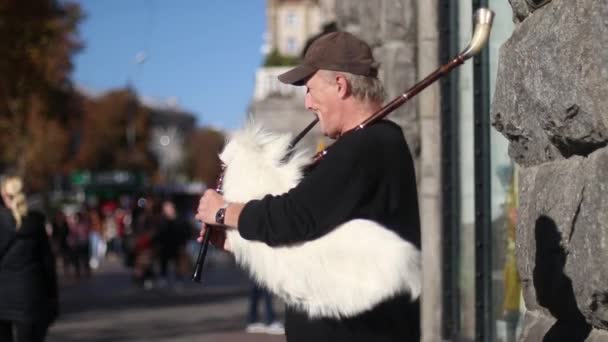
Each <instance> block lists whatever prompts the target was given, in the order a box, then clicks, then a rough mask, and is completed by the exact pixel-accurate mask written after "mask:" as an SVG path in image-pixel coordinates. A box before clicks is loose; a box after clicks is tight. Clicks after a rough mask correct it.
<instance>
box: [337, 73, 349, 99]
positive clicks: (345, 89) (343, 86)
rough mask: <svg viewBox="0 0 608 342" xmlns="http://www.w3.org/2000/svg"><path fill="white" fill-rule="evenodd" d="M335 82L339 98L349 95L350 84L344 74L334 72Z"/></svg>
mask: <svg viewBox="0 0 608 342" xmlns="http://www.w3.org/2000/svg"><path fill="white" fill-rule="evenodd" d="M336 84H337V85H338V95H339V96H340V98H342V99H343V98H346V97H347V96H348V95H350V84H349V83H348V81H347V80H346V77H344V75H342V74H336Z"/></svg>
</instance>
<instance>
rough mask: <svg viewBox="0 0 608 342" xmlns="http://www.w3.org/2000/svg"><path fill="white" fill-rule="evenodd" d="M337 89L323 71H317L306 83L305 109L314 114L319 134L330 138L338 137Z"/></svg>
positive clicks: (339, 127)
mask: <svg viewBox="0 0 608 342" xmlns="http://www.w3.org/2000/svg"><path fill="white" fill-rule="evenodd" d="M339 99H340V97H339V93H338V87H337V84H336V83H335V82H332V81H331V80H329V78H328V77H327V75H326V74H323V71H318V72H317V73H315V74H314V75H313V76H312V77H311V78H310V79H309V80H308V82H306V97H305V98H304V105H305V106H306V109H308V110H310V111H312V112H314V113H315V114H316V115H317V116H318V117H319V121H320V122H321V132H323V134H325V135H326V136H328V137H330V138H336V137H338V136H339V135H340V133H341V132H340V129H341V126H340V124H341V122H340V114H339V112H337V111H336V109H337V106H338V103H339Z"/></svg>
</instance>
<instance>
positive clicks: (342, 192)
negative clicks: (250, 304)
mask: <svg viewBox="0 0 608 342" xmlns="http://www.w3.org/2000/svg"><path fill="white" fill-rule="evenodd" d="M377 74H378V65H377V63H376V62H375V60H374V58H373V55H372V51H371V49H370V47H369V46H368V45H367V44H366V43H365V42H363V41H362V40H360V39H358V38H357V37H355V36H353V35H352V34H349V33H345V32H334V33H329V34H326V35H324V36H322V37H320V38H318V39H317V40H315V41H314V42H313V43H312V45H311V46H310V47H309V49H308V50H307V52H306V55H305V57H304V59H303V62H302V63H301V65H299V66H297V67H296V68H294V69H292V70H290V71H288V72H286V73H284V74H282V75H280V76H279V80H280V81H281V82H283V83H287V84H293V85H298V86H305V87H306V95H305V101H304V104H305V106H306V108H307V109H308V110H310V111H312V112H313V113H314V114H315V115H316V116H317V117H318V119H319V122H320V123H321V131H322V132H323V134H324V135H326V136H327V137H329V138H332V139H335V140H336V141H335V143H334V144H332V145H331V146H330V147H329V148H328V149H327V150H326V151H324V152H323V153H322V154H320V155H318V156H316V157H315V158H314V162H313V163H311V159H310V156H309V155H306V154H305V153H303V152H299V151H293V150H290V149H289V147H288V146H287V144H286V143H285V142H286V140H285V138H284V137H281V136H272V135H270V134H267V133H264V132H261V131H260V130H259V129H255V128H253V129H252V128H249V129H245V130H244V132H239V133H236V134H235V135H234V136H233V137H232V138H231V140H230V141H229V143H228V144H227V146H226V148H225V150H224V151H223V152H222V154H221V155H220V158H221V159H222V162H223V163H224V164H225V165H226V169H225V174H224V176H225V177H224V185H223V195H220V194H219V193H218V192H216V191H214V190H207V191H206V192H205V194H204V196H203V197H202V198H201V200H200V203H199V207H198V212H197V216H196V217H197V219H198V220H200V221H202V222H203V223H204V224H205V227H204V228H203V230H202V231H201V238H199V241H202V240H203V239H202V237H203V234H204V232H205V231H206V230H207V229H211V231H210V234H211V241H212V243H213V244H214V245H215V246H216V247H219V248H222V249H226V250H229V251H231V252H233V253H235V256H236V259H237V261H239V263H240V264H242V265H243V266H245V267H246V268H247V269H248V270H249V271H250V272H251V274H252V275H253V277H254V278H255V279H256V281H258V282H259V283H260V284H261V285H262V286H265V287H267V288H269V289H270V290H271V291H272V292H273V293H275V294H276V295H278V296H279V297H280V298H282V299H283V300H284V301H285V302H286V304H287V309H286V310H287V311H286V334H287V339H288V341H403V342H405V341H418V340H419V339H420V308H419V295H420V291H421V279H420V278H421V272H420V222H419V213H418V200H417V191H416V175H415V171H414V163H413V160H412V156H411V153H410V150H409V148H408V146H407V143H406V140H405V139H404V137H403V132H402V130H401V128H400V127H399V126H398V125H396V124H395V123H393V122H391V121H388V120H378V121H377V122H374V123H373V124H370V125H368V126H366V127H365V128H364V129H362V126H361V127H360V124H361V123H362V122H365V120H366V119H368V118H370V117H371V116H372V114H374V113H375V112H377V111H378V110H379V109H381V108H382V102H383V101H384V89H383V86H382V83H381V81H380V80H379V79H378V78H377ZM248 143H249V144H252V145H254V147H255V148H253V147H251V146H247V144H248ZM255 153H261V154H262V155H255ZM285 155H288V156H289V157H288V159H287V160H285ZM245 161H247V162H250V163H254V164H255V165H249V166H248V167H246V168H245V169H243V167H241V165H239V164H240V163H243V166H244V163H245ZM258 188H259V189H263V190H264V191H262V190H257V189H258ZM210 226H212V227H210Z"/></svg>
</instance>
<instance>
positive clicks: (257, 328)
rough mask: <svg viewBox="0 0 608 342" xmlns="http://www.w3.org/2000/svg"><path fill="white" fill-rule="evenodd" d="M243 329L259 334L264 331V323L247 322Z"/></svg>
mask: <svg viewBox="0 0 608 342" xmlns="http://www.w3.org/2000/svg"><path fill="white" fill-rule="evenodd" d="M245 331H246V332H248V333H253V334H259V333H263V332H266V325H265V324H264V323H259V322H256V323H249V324H248V325H247V327H246V328H245Z"/></svg>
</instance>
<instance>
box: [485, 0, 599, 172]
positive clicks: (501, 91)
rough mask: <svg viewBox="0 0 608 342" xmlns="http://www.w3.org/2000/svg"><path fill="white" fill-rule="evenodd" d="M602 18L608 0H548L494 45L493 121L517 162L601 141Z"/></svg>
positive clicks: (590, 147) (588, 148) (578, 150)
mask: <svg viewBox="0 0 608 342" xmlns="http://www.w3.org/2000/svg"><path fill="white" fill-rule="evenodd" d="M514 2H515V3H517V2H516V1H512V3H514ZM607 17H608V0H601V1H596V0H581V1H568V0H554V1H552V2H550V3H548V4H547V5H546V6H544V7H543V8H542V10H539V11H537V12H535V13H534V15H531V16H530V17H529V18H527V19H526V20H525V21H524V22H523V23H521V24H520V25H519V26H518V27H517V28H516V29H515V31H514V33H513V35H512V36H511V38H510V39H509V40H508V41H507V42H506V43H505V44H504V45H503V46H502V47H501V50H500V62H499V67H498V76H497V82H496V84H497V86H496V90H495V95H494V103H493V105H492V116H493V126H494V127H495V128H496V129H497V130H498V131H499V132H501V133H502V134H503V135H505V136H506V137H507V138H508V139H509V141H510V146H509V154H510V155H511V157H512V158H513V159H514V160H515V161H516V162H517V163H518V164H520V165H524V166H531V165H538V164H541V163H544V162H548V161H552V160H559V159H563V158H568V157H570V156H572V155H582V156H585V155H588V154H589V153H591V152H592V151H594V150H596V149H598V148H600V147H603V146H605V145H606V144H608V128H607V127H608V87H607V86H606V85H607V84H608V48H606V47H607V46H608V24H607V23H606V18H607Z"/></svg>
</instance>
